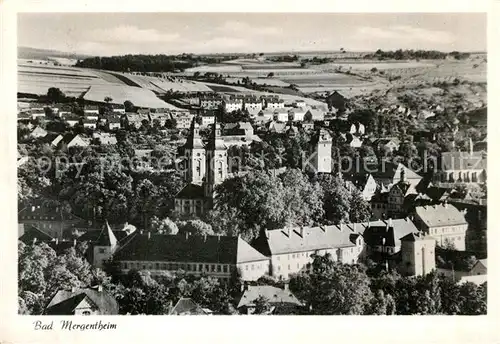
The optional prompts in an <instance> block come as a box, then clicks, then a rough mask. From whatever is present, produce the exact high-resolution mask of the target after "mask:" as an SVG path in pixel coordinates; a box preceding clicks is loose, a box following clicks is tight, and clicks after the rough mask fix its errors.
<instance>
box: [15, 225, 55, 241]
mask: <svg viewBox="0 0 500 344" xmlns="http://www.w3.org/2000/svg"><path fill="white" fill-rule="evenodd" d="M35 239H36V241H37V242H48V241H51V240H52V239H53V237H52V236H50V235H48V234H47V233H45V232H43V231H42V230H40V229H38V228H37V227H35V226H33V225H25V226H24V233H23V235H21V237H20V238H19V240H20V241H22V242H23V243H25V244H31V243H33V241H34V240H35Z"/></svg>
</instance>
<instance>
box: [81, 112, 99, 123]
mask: <svg viewBox="0 0 500 344" xmlns="http://www.w3.org/2000/svg"><path fill="white" fill-rule="evenodd" d="M83 117H84V119H86V120H87V121H95V122H97V121H98V120H99V114H95V113H89V114H85V115H84V116H83Z"/></svg>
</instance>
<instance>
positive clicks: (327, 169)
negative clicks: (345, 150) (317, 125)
mask: <svg viewBox="0 0 500 344" xmlns="http://www.w3.org/2000/svg"><path fill="white" fill-rule="evenodd" d="M312 143H313V151H312V154H313V158H312V159H311V160H310V161H311V164H312V167H313V169H314V172H316V173H331V172H332V136H331V135H330V133H329V132H328V131H327V130H326V129H323V128H322V129H320V130H319V132H318V133H316V135H315V136H314V138H313V142H312Z"/></svg>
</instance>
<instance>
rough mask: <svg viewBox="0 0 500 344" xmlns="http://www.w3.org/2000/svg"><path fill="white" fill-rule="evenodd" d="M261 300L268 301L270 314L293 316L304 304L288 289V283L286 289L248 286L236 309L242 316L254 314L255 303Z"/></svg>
mask: <svg viewBox="0 0 500 344" xmlns="http://www.w3.org/2000/svg"><path fill="white" fill-rule="evenodd" d="M259 298H265V299H266V300H268V302H269V305H270V306H271V310H270V311H269V314H271V313H272V314H293V313H295V312H297V311H298V310H299V309H300V308H301V307H303V304H302V303H301V302H300V301H299V300H298V299H297V297H295V295H293V293H292V292H291V291H290V290H289V289H288V283H285V287H284V289H282V288H278V287H274V286H270V285H256V286H253V285H248V284H246V285H244V286H243V292H242V294H241V295H240V296H239V297H238V299H237V301H236V304H237V306H236V309H237V310H238V311H239V312H240V313H241V314H253V313H254V312H255V301H256V300H257V299H259Z"/></svg>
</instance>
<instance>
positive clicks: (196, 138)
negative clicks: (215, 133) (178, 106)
mask: <svg viewBox="0 0 500 344" xmlns="http://www.w3.org/2000/svg"><path fill="white" fill-rule="evenodd" d="M184 151H185V156H186V161H187V164H186V170H185V173H184V174H185V178H186V180H187V182H189V183H195V184H201V183H202V181H203V177H204V175H205V148H204V146H203V141H202V139H201V136H200V127H199V125H198V123H196V121H195V119H194V118H193V121H192V122H191V128H190V130H189V135H188V138H187V141H186V144H185V145H184Z"/></svg>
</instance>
